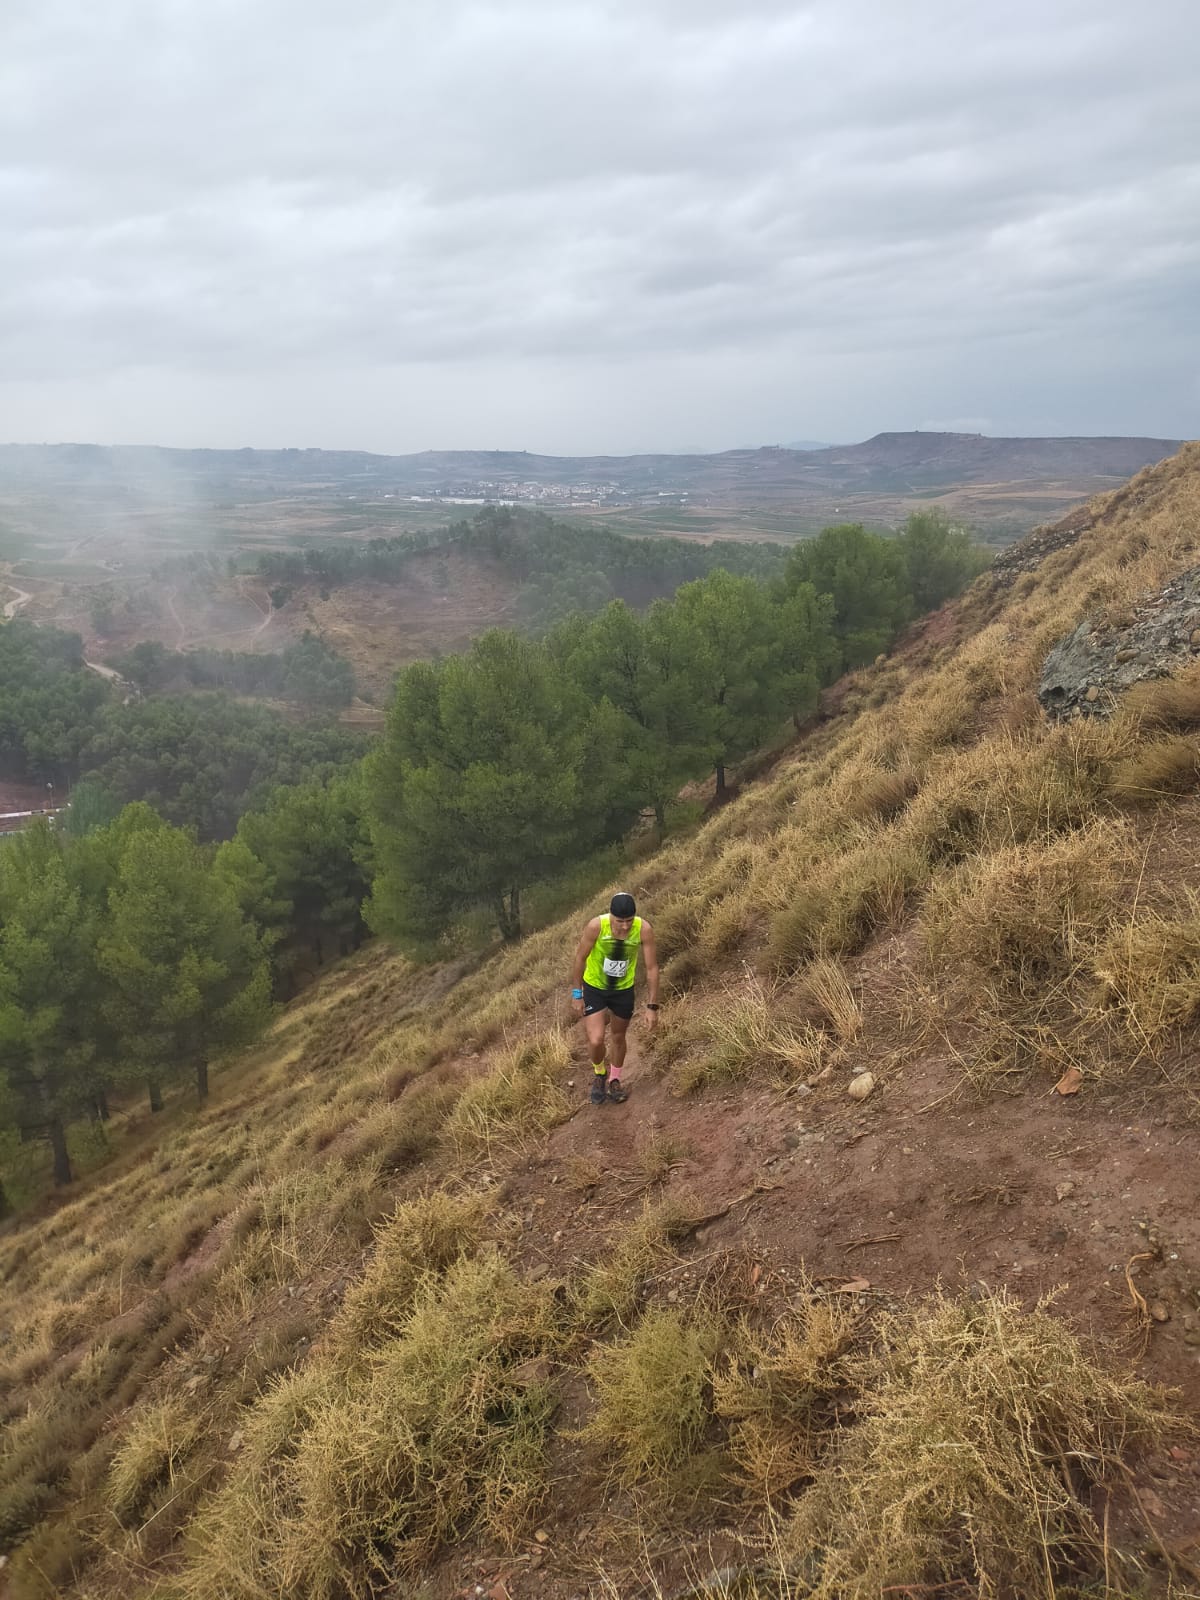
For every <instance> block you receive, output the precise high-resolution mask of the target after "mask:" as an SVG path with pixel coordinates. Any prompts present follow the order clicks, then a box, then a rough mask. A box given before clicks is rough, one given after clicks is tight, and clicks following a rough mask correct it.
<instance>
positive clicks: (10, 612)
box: [4, 580, 33, 622]
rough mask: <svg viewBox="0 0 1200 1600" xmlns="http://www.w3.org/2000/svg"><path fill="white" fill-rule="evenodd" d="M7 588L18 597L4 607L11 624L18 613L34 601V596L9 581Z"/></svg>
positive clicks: (6, 583) (5, 614)
mask: <svg viewBox="0 0 1200 1600" xmlns="http://www.w3.org/2000/svg"><path fill="white" fill-rule="evenodd" d="M5 588H7V589H11V590H12V591H13V593H14V594H15V595H16V597H17V598H16V599H15V600H10V601H9V602H8V603H7V605H6V606H5V607H4V616H5V619H6V620H7V621H9V622H11V621H12V619H13V618H14V617H15V616H16V614H17V612H18V611H21V610H23V609H24V608H25V607H26V606H27V605H28V604H29V602H30V601H31V600H32V599H33V596H32V595H31V594H30V593H29V591H28V590H26V589H18V588H17V586H16V584H15V583H12V582H10V581H7V580H6V582H5Z"/></svg>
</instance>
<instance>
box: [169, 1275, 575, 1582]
mask: <svg viewBox="0 0 1200 1600" xmlns="http://www.w3.org/2000/svg"><path fill="white" fill-rule="evenodd" d="M558 1338H559V1333H558V1327H557V1310H556V1304H555V1301H554V1297H553V1293H552V1291H551V1290H550V1289H549V1288H547V1287H545V1286H535V1285H529V1284H523V1283H520V1282H518V1280H517V1279H516V1278H515V1277H514V1275H513V1273H512V1271H511V1270H510V1268H509V1267H508V1266H507V1265H506V1264H505V1263H504V1262H503V1261H502V1260H501V1259H500V1258H499V1257H498V1256H496V1255H494V1254H493V1255H489V1256H485V1257H481V1258H480V1259H478V1260H467V1259H463V1260H459V1261H458V1262H456V1263H455V1264H454V1265H453V1266H452V1267H451V1269H450V1271H449V1272H448V1273H447V1275H446V1277H445V1279H444V1280H443V1279H437V1278H434V1277H430V1278H428V1279H426V1280H425V1281H424V1282H423V1283H422V1285H421V1286H420V1288H419V1289H418V1291H417V1293H416V1295H415V1296H414V1298H413V1303H412V1307H411V1311H410V1314H409V1316H408V1319H407V1321H406V1322H405V1323H404V1324H403V1326H402V1328H401V1330H400V1332H399V1334H398V1336H397V1337H396V1338H395V1339H393V1340H391V1341H390V1342H388V1343H387V1344H385V1345H383V1346H382V1347H381V1348H380V1349H379V1350H378V1351H377V1352H376V1354H375V1356H374V1358H373V1360H372V1362H371V1364H370V1367H369V1370H368V1372H367V1374H366V1377H365V1381H363V1382H362V1383H360V1384H356V1385H355V1387H354V1388H353V1389H347V1388H346V1387H345V1386H343V1385H342V1384H340V1383H339V1381H338V1380H337V1378H336V1376H335V1374H334V1373H333V1372H331V1371H330V1370H329V1368H328V1367H325V1368H323V1369H322V1370H321V1371H319V1372H317V1373H313V1374H311V1375H310V1377H309V1379H308V1381H307V1383H305V1384H302V1385H300V1386H298V1387H295V1388H293V1389H292V1390H291V1391H290V1393H289V1392H288V1391H284V1390H281V1391H277V1392H276V1394H275V1396H274V1397H272V1399H271V1400H270V1401H269V1403H268V1410H269V1413H270V1416H269V1425H266V1426H258V1427H255V1426H253V1425H252V1426H251V1427H250V1428H249V1429H248V1434H247V1459H246V1461H245V1462H242V1463H239V1470H238V1471H237V1472H236V1473H235V1475H234V1477H233V1478H232V1479H231V1480H230V1482H229V1483H228V1484H227V1485H226V1486H225V1488H223V1489H222V1490H221V1491H220V1492H219V1493H218V1494H217V1495H216V1496H215V1497H214V1499H213V1501H212V1502H210V1504H209V1506H208V1507H207V1508H206V1509H205V1510H204V1511H203V1512H202V1513H201V1515H200V1518H199V1519H198V1523H197V1526H196V1529H195V1535H194V1542H193V1556H192V1560H191V1563H190V1565H189V1567H188V1568H187V1570H186V1573H185V1575H184V1580H183V1587H184V1592H185V1595H186V1596H188V1597H189V1600H209V1597H210V1596H212V1595H214V1594H234V1595H239V1596H252V1595H253V1596H266V1595H268V1594H303V1595H305V1596H306V1597H308V1600H334V1597H335V1596H336V1597H338V1600H342V1597H347V1600H367V1597H369V1596H371V1595H374V1594H378V1593H379V1592H380V1590H381V1589H382V1588H384V1587H387V1586H389V1585H390V1584H391V1583H392V1582H393V1581H394V1580H395V1578H396V1577H397V1576H407V1575H410V1574H411V1573H412V1572H413V1570H414V1569H415V1568H416V1567H417V1566H419V1565H420V1564H421V1563H422V1562H423V1561H425V1560H427V1559H428V1558H429V1557H430V1556H431V1555H432V1554H433V1553H434V1552H435V1551H436V1550H437V1549H438V1548H439V1546H440V1545H442V1544H444V1543H445V1542H447V1541H449V1540H451V1539H455V1538H465V1537H467V1536H468V1535H470V1534H471V1533H473V1532H481V1533H482V1534H483V1535H484V1536H486V1537H487V1538H490V1539H494V1540H497V1541H499V1542H500V1543H501V1544H503V1545H505V1546H506V1547H511V1545H512V1544H513V1542H514V1540H516V1539H517V1538H518V1537H519V1536H520V1534H521V1533H522V1532H523V1531H524V1530H525V1528H526V1527H527V1525H528V1521H529V1518H530V1516H531V1514H532V1513H533V1511H534V1510H535V1509H536V1507H537V1506H538V1504H539V1503H540V1501H541V1499H542V1497H543V1495H544V1492H545V1460H544V1444H545V1435H546V1429H547V1426H548V1423H549V1419H550V1416H551V1414H552V1411H553V1407H554V1399H553V1392H552V1390H551V1388H550V1386H549V1384H548V1383H547V1382H546V1381H545V1380H544V1379H543V1378H540V1377H538V1376H536V1375H535V1374H533V1373H531V1371H530V1367H531V1363H533V1361H534V1358H544V1357H545V1356H546V1355H547V1354H548V1353H550V1352H552V1351H553V1350H554V1349H555V1348H556V1345H557V1340H558ZM289 1401H290V1404H289ZM281 1424H282V1428H281V1426H280V1425H281ZM285 1430H286V1431H285ZM272 1435H273V1436H274V1442H275V1443H276V1444H277V1445H279V1444H282V1445H283V1447H284V1448H283V1450H282V1452H280V1451H279V1450H276V1452H275V1453H274V1454H269V1453H267V1451H266V1449H265V1448H264V1447H265V1446H266V1445H267V1444H268V1443H270V1442H271V1439H272Z"/></svg>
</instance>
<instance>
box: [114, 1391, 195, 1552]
mask: <svg viewBox="0 0 1200 1600" xmlns="http://www.w3.org/2000/svg"><path fill="white" fill-rule="evenodd" d="M202 1433H203V1421H202V1419H201V1418H200V1417H198V1416H197V1415H195V1413H192V1412H188V1411H186V1410H185V1409H184V1407H183V1406H182V1404H181V1403H180V1402H179V1401H176V1400H165V1401H160V1402H157V1403H155V1404H153V1405H148V1406H146V1407H144V1408H143V1409H142V1410H141V1411H139V1412H138V1413H137V1415H136V1416H135V1417H134V1419H133V1421H132V1422H131V1423H130V1424H129V1426H128V1427H127V1428H126V1430H125V1434H124V1437H123V1438H122V1440H121V1443H120V1445H119V1446H118V1447H117V1451H116V1454H115V1455H114V1456H113V1460H112V1465H111V1467H110V1468H109V1471H108V1483H107V1486H106V1489H105V1495H104V1499H105V1503H106V1504H107V1506H108V1508H109V1510H110V1511H111V1512H112V1513H113V1515H114V1516H115V1517H117V1519H118V1520H119V1521H121V1522H128V1521H130V1520H132V1519H134V1518H136V1517H138V1516H139V1515H140V1513H141V1512H142V1511H143V1510H144V1509H145V1507H146V1505H147V1503H148V1502H149V1500H150V1498H151V1496H152V1495H153V1494H154V1493H155V1492H156V1491H157V1490H158V1489H160V1488H162V1487H163V1485H164V1484H172V1485H173V1484H174V1482H175V1474H176V1471H177V1469H178V1468H179V1467H180V1466H181V1465H182V1463H183V1461H184V1460H185V1459H186V1457H187V1455H188V1453H189V1451H190V1450H191V1449H192V1447H193V1446H194V1445H195V1444H196V1442H197V1440H198V1439H199V1438H200V1437H201V1435H202Z"/></svg>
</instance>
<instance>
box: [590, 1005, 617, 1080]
mask: <svg viewBox="0 0 1200 1600" xmlns="http://www.w3.org/2000/svg"><path fill="white" fill-rule="evenodd" d="M607 1021H608V1012H607V1011H595V1012H593V1013H592V1015H591V1016H590V1017H584V1019H583V1026H584V1029H585V1031H586V1033H587V1042H588V1054H589V1055H590V1056H591V1058H592V1066H593V1067H599V1068H600V1069H601V1071H603V1069H604V1024H605V1023H606V1022H607ZM618 1021H619V1018H617V1017H614V1018H613V1028H614V1030H615V1028H616V1025H617V1022H618Z"/></svg>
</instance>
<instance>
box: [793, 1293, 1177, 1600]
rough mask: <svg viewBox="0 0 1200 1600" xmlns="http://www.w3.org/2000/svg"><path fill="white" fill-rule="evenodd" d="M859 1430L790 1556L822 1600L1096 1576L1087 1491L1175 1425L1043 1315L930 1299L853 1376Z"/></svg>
mask: <svg viewBox="0 0 1200 1600" xmlns="http://www.w3.org/2000/svg"><path fill="white" fill-rule="evenodd" d="M851 1377H852V1378H853V1380H854V1381H855V1383H856V1385H857V1387H858V1389H859V1393H860V1398H859V1400H858V1403H857V1409H858V1412H859V1415H860V1417H861V1421H859V1422H858V1423H857V1424H856V1425H855V1426H854V1427H852V1428H850V1429H848V1430H846V1432H845V1433H844V1435H843V1442H842V1444H841V1446H840V1448H839V1450H838V1453H837V1457H836V1460H835V1461H834V1462H833V1463H832V1464H831V1465H828V1466H826V1467H825V1468H824V1469H823V1470H822V1472H821V1474H820V1477H819V1479H818V1481H817V1483H816V1485H815V1487H814V1488H813V1489H812V1490H811V1491H810V1492H809V1494H808V1495H807V1496H806V1497H805V1498H804V1499H803V1500H801V1502H800V1503H799V1506H798V1507H797V1510H796V1513H795V1516H794V1518H793V1520H792V1523H791V1526H790V1528H789V1530H788V1532H787V1541H786V1542H787V1546H788V1548H789V1549H790V1550H791V1551H792V1552H793V1553H794V1556H795V1559H796V1561H797V1563H798V1564H801V1565H802V1566H803V1568H804V1570H805V1574H806V1579H807V1583H806V1587H805V1593H806V1594H808V1595H811V1596H813V1600H877V1597H878V1595H879V1594H880V1593H881V1592H884V1593H886V1592H888V1591H889V1590H892V1591H898V1590H899V1589H901V1588H902V1587H903V1586H905V1585H912V1586H916V1585H937V1584H941V1583H944V1584H947V1585H949V1584H952V1583H954V1582H955V1581H965V1582H966V1583H969V1585H970V1586H971V1589H972V1591H973V1592H974V1591H975V1590H976V1589H978V1591H979V1592H980V1593H981V1594H1023V1595H1034V1594H1038V1595H1040V1594H1047V1593H1051V1592H1056V1591H1055V1590H1054V1589H1053V1583H1052V1580H1051V1574H1053V1573H1056V1572H1063V1571H1065V1570H1076V1571H1077V1570H1079V1567H1080V1566H1083V1567H1085V1569H1086V1568H1089V1567H1090V1568H1091V1570H1095V1566H1094V1565H1093V1562H1096V1563H1097V1564H1098V1561H1097V1558H1099V1557H1100V1555H1101V1553H1102V1547H1103V1546H1104V1544H1105V1541H1104V1538H1103V1535H1102V1533H1101V1530H1100V1529H1099V1528H1098V1527H1097V1526H1096V1523H1095V1520H1094V1518H1093V1516H1092V1513H1091V1510H1090V1509H1089V1506H1088V1498H1087V1497H1088V1491H1089V1488H1090V1487H1091V1486H1092V1485H1094V1484H1095V1483H1097V1482H1098V1481H1100V1480H1102V1479H1103V1477H1104V1476H1105V1474H1106V1472H1107V1471H1108V1470H1109V1468H1110V1467H1111V1465H1112V1464H1113V1463H1114V1462H1115V1461H1116V1460H1117V1459H1118V1458H1119V1457H1120V1456H1121V1455H1122V1454H1123V1453H1124V1452H1126V1451H1128V1450H1130V1449H1134V1450H1136V1449H1138V1448H1143V1447H1146V1446H1149V1445H1151V1444H1152V1443H1154V1442H1155V1441H1157V1440H1158V1439H1160V1438H1161V1437H1162V1436H1163V1435H1164V1433H1165V1432H1166V1431H1167V1430H1168V1429H1169V1428H1170V1427H1171V1426H1172V1422H1173V1420H1174V1419H1173V1418H1172V1417H1171V1415H1170V1413H1169V1411H1168V1410H1167V1408H1166V1405H1165V1402H1164V1397H1163V1396H1162V1395H1161V1394H1160V1393H1158V1392H1156V1391H1154V1390H1152V1389H1150V1388H1148V1387H1147V1386H1146V1385H1145V1384H1142V1383H1139V1382H1137V1381H1135V1380H1133V1379H1131V1378H1123V1377H1114V1376H1110V1375H1109V1374H1108V1373H1107V1372H1106V1371H1104V1370H1103V1369H1102V1368H1101V1367H1100V1366H1098V1365H1097V1364H1095V1363H1094V1361H1093V1360H1092V1359H1091V1358H1090V1356H1089V1355H1088V1354H1087V1353H1086V1352H1085V1350H1084V1348H1083V1346H1082V1345H1081V1344H1080V1343H1079V1341H1078V1340H1077V1339H1076V1338H1075V1337H1074V1336H1073V1335H1072V1334H1071V1333H1070V1331H1069V1330H1068V1329H1067V1328H1066V1327H1064V1326H1063V1324H1062V1323H1061V1322H1059V1321H1058V1320H1057V1319H1055V1318H1053V1317H1051V1316H1050V1315H1049V1314H1048V1312H1047V1311H1046V1309H1045V1308H1044V1307H1042V1308H1039V1309H1038V1310H1037V1311H1035V1312H1033V1313H1032V1314H1027V1313H1025V1312H1024V1311H1022V1310H1021V1308H1020V1307H1019V1306H1018V1305H1016V1304H1015V1303H1014V1302H1012V1301H1010V1300H1008V1299H1006V1298H1004V1297H1003V1296H1000V1297H990V1296H989V1297H985V1298H984V1299H983V1300H981V1301H979V1302H978V1303H974V1302H971V1301H957V1300H949V1299H946V1298H939V1299H935V1300H933V1301H932V1302H931V1303H930V1304H929V1305H927V1306H926V1307H925V1308H923V1309H922V1310H921V1311H919V1312H918V1313H917V1314H915V1315H909V1316H907V1317H905V1316H895V1317H892V1318H890V1319H888V1320H887V1321H886V1322H885V1323H884V1325H883V1327H882V1330H881V1341H880V1344H879V1346H878V1347H877V1348H876V1349H875V1350H874V1351H872V1352H869V1353H867V1354H865V1355H863V1356H862V1357H860V1358H858V1359H857V1361H855V1362H853V1363H852V1364H851Z"/></svg>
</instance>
